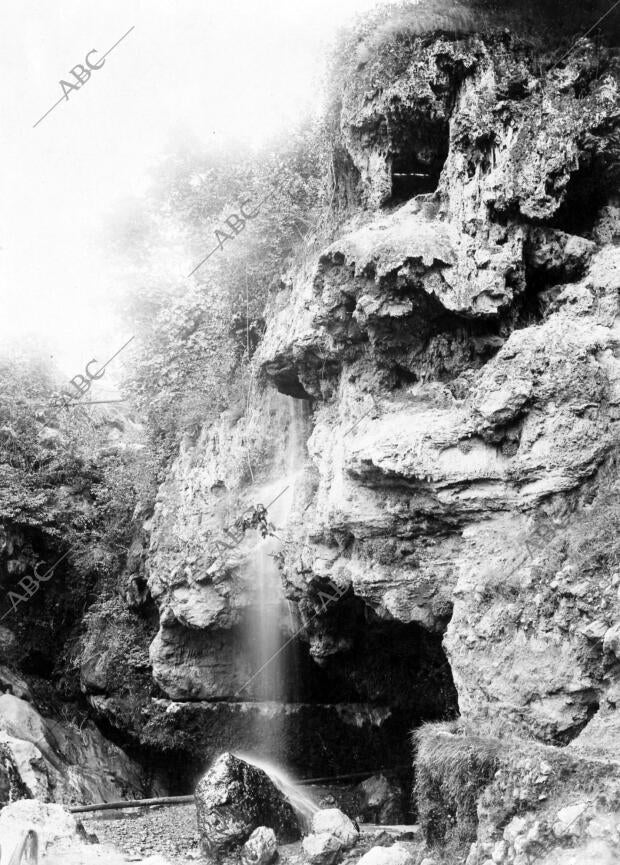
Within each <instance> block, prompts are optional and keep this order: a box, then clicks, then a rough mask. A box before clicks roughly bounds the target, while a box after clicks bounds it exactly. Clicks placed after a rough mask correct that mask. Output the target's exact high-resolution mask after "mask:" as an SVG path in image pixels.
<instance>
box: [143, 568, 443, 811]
mask: <svg viewBox="0 0 620 865" xmlns="http://www.w3.org/2000/svg"><path fill="white" fill-rule="evenodd" d="M331 590H332V591H333V587H331ZM319 592H323V593H325V594H329V593H330V588H329V584H327V583H326V582H325V583H323V582H321V583H319V582H317V583H316V584H314V585H313V586H312V587H311V588H310V590H309V591H308V592H307V593H305V594H304V597H303V599H302V601H301V604H300V621H301V625H302V627H301V628H295V629H291V626H290V625H291V623H290V622H289V625H288V626H286V627H282V629H281V631H280V643H279V645H280V647H281V652H282V659H283V660H284V662H285V663H284V664H283V670H285V671H286V672H285V674H284V675H283V676H282V678H281V680H280V682H279V684H278V687H277V691H275V692H274V691H273V681H271V684H270V681H269V677H267V678H265V680H261V676H260V675H259V676H256V677H255V678H253V680H252V683H251V687H248V688H244V689H243V691H242V692H240V691H239V690H238V688H239V687H240V686H239V684H238V685H237V686H236V687H233V689H232V691H234V693H233V692H229V693H228V694H227V695H224V693H223V692H222V693H221V695H220V696H219V698H215V697H211V698H205V697H204V696H203V697H200V698H195V699H193V700H192V699H191V698H190V699H186V700H185V701H183V703H181V704H177V705H179V706H180V708H179V710H177V711H176V712H175V713H173V714H172V715H169V714H166V715H165V721H164V724H165V733H164V730H163V729H162V728H161V727H159V722H158V727H159V733H164V736H165V740H166V741H168V742H169V743H170V744H172V746H173V748H174V753H173V754H171V755H170V760H169V763H168V769H169V775H168V777H169V783H170V788H171V790H172V791H173V792H175V793H190V792H191V791H192V789H193V786H194V785H195V783H196V781H197V779H198V777H199V776H200V775H201V774H202V773H203V772H204V771H205V769H206V768H207V766H208V765H209V764H210V763H211V762H212V760H213V759H214V758H215V757H216V756H218V755H219V754H220V753H222V752H223V751H236V752H239V753H244V752H245V753H248V754H254V755H255V756H257V757H260V758H261V759H266V760H270V761H272V762H273V763H275V764H276V765H279V766H282V767H284V768H286V769H288V770H289V771H290V772H291V774H292V775H293V776H294V777H296V778H298V779H307V778H317V777H319V778H332V779H333V778H336V777H339V776H342V775H349V774H350V773H361V776H362V777H360V778H359V779H358V780H356V781H351V782H350V784H351V785H352V786H353V785H355V784H357V783H359V782H360V781H361V780H362V778H363V777H364V776H365V777H368V776H370V775H372V774H375V773H376V772H378V771H380V772H386V773H388V774H391V776H395V777H397V778H399V779H400V780H401V785H402V787H403V789H404V791H405V794H404V799H403V803H404V807H405V810H406V809H407V802H408V801H409V794H410V787H411V783H412V761H413V754H412V745H411V733H412V731H413V730H415V729H416V728H417V727H419V726H420V725H421V724H423V723H424V722H427V721H439V720H450V719H453V718H455V717H457V716H458V698H457V693H456V689H455V687H454V682H453V679H452V672H451V669H450V664H449V662H448V659H447V657H446V654H445V652H444V649H443V645H442V633H440V632H430V631H429V630H427V629H426V628H423V627H422V626H420V625H419V624H417V623H403V622H399V621H395V620H391V619H385V618H381V617H379V616H377V615H376V613H374V612H373V610H372V609H371V608H370V607H369V606H367V604H366V603H364V601H363V600H362V599H360V598H358V597H356V596H355V595H354V594H353V593H352V592H351V591H350V590H349V591H348V592H347V593H346V594H344V595H343V596H342V597H340V598H339V599H337V600H335V601H334V602H333V603H329V604H325V606H324V607H323V608H321V600H320V596H319ZM448 619H449V616H446V618H445V621H444V622H442V623H441V624H442V626H445V625H447V622H448ZM303 623H306V627H305V628H304V627H303ZM233 632H234V633H231V631H226V632H221V633H222V634H223V635H224V634H228V635H229V637H230V639H231V643H230V644H229V649H226V650H222V652H221V653H220V656H219V658H218V663H219V662H222V663H225V655H227V653H228V652H229V651H230V652H231V653H232V654H231V655H230V657H237V658H239V657H241V656H242V657H246V658H247V657H248V652H249V657H250V659H251V662H250V664H249V666H248V669H247V670H244V672H243V678H242V679H241V680H240V681H241V682H243V681H246V680H247V679H249V677H250V675H253V674H254V673H255V672H256V671H258V670H259V669H260V666H261V665H260V661H259V660H258V656H257V654H256V653H252V644H251V642H250V644H248V642H247V640H248V636H247V633H245V630H244V628H243V624H242V623H241V624H240V625H239V626H236V628H234V629H233ZM211 649H212V647H211ZM246 676H247V679H246ZM168 725H169V726H168ZM159 733H158V735H159ZM182 742H183V745H181V743H182ZM173 743H174V744H173ZM179 746H180V747H179Z"/></svg>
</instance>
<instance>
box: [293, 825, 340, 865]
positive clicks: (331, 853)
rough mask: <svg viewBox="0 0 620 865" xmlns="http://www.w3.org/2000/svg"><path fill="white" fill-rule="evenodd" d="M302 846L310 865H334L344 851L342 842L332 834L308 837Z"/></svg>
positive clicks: (326, 833) (318, 834)
mask: <svg viewBox="0 0 620 865" xmlns="http://www.w3.org/2000/svg"><path fill="white" fill-rule="evenodd" d="M301 846H302V849H303V851H304V853H305V856H306V860H307V861H308V862H309V863H310V865H333V863H334V862H337V861H338V859H339V858H340V855H341V853H342V850H343V847H342V842H341V841H340V839H339V838H337V837H336V835H333V834H332V833H331V832H317V833H313V834H312V835H308V836H307V837H306V838H304V840H303V841H302V845H301Z"/></svg>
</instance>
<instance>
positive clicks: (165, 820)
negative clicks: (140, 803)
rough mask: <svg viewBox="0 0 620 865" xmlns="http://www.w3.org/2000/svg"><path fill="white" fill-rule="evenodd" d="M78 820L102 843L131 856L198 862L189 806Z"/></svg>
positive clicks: (176, 862) (173, 864) (177, 864)
mask: <svg viewBox="0 0 620 865" xmlns="http://www.w3.org/2000/svg"><path fill="white" fill-rule="evenodd" d="M79 816H80V815H77V814H76V817H79ZM81 820H82V823H83V824H84V828H85V829H86V831H87V832H94V833H95V835H96V836H97V837H98V839H99V840H100V841H101V843H104V842H107V843H109V844H114V845H115V847H117V848H118V849H119V850H122V851H123V852H124V853H126V854H128V855H130V856H144V857H146V856H150V855H152V854H154V853H159V854H161V855H163V856H166V857H167V858H168V859H169V860H170V862H171V865H187V863H188V862H190V861H192V860H193V861H196V860H197V859H198V861H200V856H199V850H198V842H199V836H198V828H197V826H196V808H195V806H194V805H192V804H189V805H156V806H153V807H150V808H136V809H135V810H133V811H125V812H122V811H110V812H108V813H107V815H106V816H102V815H97V817H96V818H95V819H93V818H90V817H89V816H88V815H84V816H83V817H82V818H81ZM136 861H139V860H136Z"/></svg>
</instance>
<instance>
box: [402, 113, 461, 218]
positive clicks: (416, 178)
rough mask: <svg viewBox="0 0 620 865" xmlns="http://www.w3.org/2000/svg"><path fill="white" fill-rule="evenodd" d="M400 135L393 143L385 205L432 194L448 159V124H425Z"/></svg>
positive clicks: (404, 131)
mask: <svg viewBox="0 0 620 865" xmlns="http://www.w3.org/2000/svg"><path fill="white" fill-rule="evenodd" d="M399 132H400V134H399V135H398V136H397V141H396V142H394V141H392V157H391V180H392V194H391V197H390V199H389V201H388V202H387V204H388V205H395V204H401V203H403V202H405V201H408V200H409V199H410V198H413V197H414V196H416V195H424V194H429V193H433V192H435V191H436V189H437V187H438V185H439V178H440V175H441V171H442V169H443V166H444V163H445V161H446V159H447V157H448V147H449V128H448V124H447V122H445V121H437V122H436V123H435V124H430V125H429V124H428V122H427V123H426V125H425V126H424V127H423V128H420V127H418V126H416V127H415V128H414V129H411V128H409V127H402V128H400V130H399Z"/></svg>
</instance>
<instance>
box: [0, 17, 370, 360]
mask: <svg viewBox="0 0 620 865" xmlns="http://www.w3.org/2000/svg"><path fill="white" fill-rule="evenodd" d="M379 2H383V0H379ZM375 5H377V0H303V2H298V0H225V2H222V3H215V2H211V0H203V2H199V0H105V2H102V0H97V2H94V0H53V2H44V0H37V2H35V0H2V3H1V5H0V24H1V26H0V116H1V118H2V122H1V128H0V136H1V139H0V140H1V146H2V151H1V159H0V173H1V177H0V180H1V182H0V291H1V298H0V301H1V304H0V344H1V345H4V346H6V344H7V341H8V340H9V339H10V338H13V339H17V342H23V341H24V340H26V339H33V338H34V340H35V341H36V342H37V344H42V345H46V344H47V345H49V346H50V348H49V351H50V353H51V354H53V355H54V357H55V359H56V361H57V362H58V363H59V364H60V365H61V367H62V368H63V369H64V370H65V371H66V372H67V373H68V374H69V375H72V374H75V373H77V372H80V371H82V367H83V365H84V363H86V362H87V361H88V360H89V359H90V358H92V357H96V358H97V359H98V360H101V361H103V360H106V359H107V357H109V356H110V355H111V354H113V353H114V351H115V350H116V348H118V347H119V346H120V345H122V343H123V342H124V341H125V340H126V339H127V338H128V337H129V336H130V335H131V334H129V333H126V332H125V331H123V330H122V327H119V326H118V323H115V322H114V320H113V316H112V311H111V309H110V304H106V297H107V295H108V294H109V290H110V282H109V280H110V278H111V277H110V275H109V273H106V255H105V250H102V249H100V248H98V244H99V240H98V238H99V237H100V236H101V226H102V224H103V223H104V222H105V220H106V219H108V218H109V214H110V213H112V212H113V211H114V208H115V202H117V201H119V200H122V199H124V198H126V197H127V196H128V195H135V194H138V195H140V193H141V191H142V190H144V188H145V179H146V177H147V174H148V170H149V166H150V165H152V164H153V162H154V161H156V160H157V158H158V157H159V156H160V155H161V154H162V153H164V152H166V150H167V149H169V148H168V145H169V143H170V141H171V140H177V141H178V140H182V139H183V136H184V135H188V136H192V137H196V138H198V139H199V140H203V141H208V140H210V139H212V138H213V136H218V135H230V134H236V135H238V136H240V137H243V138H245V139H248V140H250V141H253V142H256V143H260V142H261V141H262V140H264V139H265V138H266V137H269V135H271V134H272V133H273V132H277V131H278V130H281V129H282V128H283V127H284V128H285V127H286V126H287V125H288V124H290V123H291V122H294V120H295V119H296V118H298V117H299V116H300V115H303V114H304V113H306V114H307V113H308V112H309V111H311V110H312V109H313V106H314V105H315V104H316V98H317V75H318V73H319V71H320V68H319V67H320V65H321V58H322V48H323V46H324V45H325V42H326V40H329V39H330V38H332V37H333V34H334V33H335V31H336V30H337V28H338V26H339V25H341V24H342V23H344V22H346V21H347V20H348V19H350V18H351V16H352V15H353V14H354V13H355V12H356V11H362V10H365V9H368V8H370V7H372V6H375ZM132 26H133V27H134V28H135V29H134V30H133V31H132V32H131V33H130V34H129V35H128V36H127V37H126V38H125V39H124V40H123V41H122V42H121V43H120V44H119V45H118V46H117V47H116V48H115V49H114V50H113V51H112V52H111V53H110V54H109V56H108V57H107V58H106V62H105V65H104V66H103V67H102V68H101V69H99V70H98V71H96V72H93V74H92V77H91V79H90V80H89V81H87V82H86V83H85V84H84V86H83V87H82V88H81V89H79V90H76V91H70V93H69V98H68V100H67V101H64V100H63V101H62V102H61V103H60V104H59V105H58V106H57V108H56V109H55V110H54V111H52V112H51V114H49V115H48V116H47V117H46V118H45V119H44V120H43V121H42V122H41V123H40V124H39V125H38V126H37V127H36V128H33V125H34V124H35V123H36V121H37V120H38V119H39V118H40V117H41V116H42V115H43V114H44V113H45V112H46V111H47V109H48V108H50V107H51V106H52V105H53V104H54V102H56V101H57V100H58V99H59V98H60V97H61V96H62V95H63V93H62V90H61V86H60V84H59V81H60V80H61V79H65V80H69V81H74V79H73V78H72V77H71V76H70V75H69V70H70V69H71V68H72V67H74V66H75V65H76V64H78V63H81V64H84V62H85V61H84V58H85V55H86V54H87V52H89V51H90V50H91V49H97V50H98V51H99V54H98V55H97V54H93V55H91V57H90V59H91V62H93V63H96V62H97V60H98V59H99V57H100V56H101V55H102V54H103V53H105V52H106V51H107V50H108V49H109V48H110V47H111V46H112V45H113V44H114V43H115V42H116V41H117V40H118V39H119V38H120V37H121V36H122V35H123V34H124V33H125V32H126V31H127V30H129V28H130V27H132Z"/></svg>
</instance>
